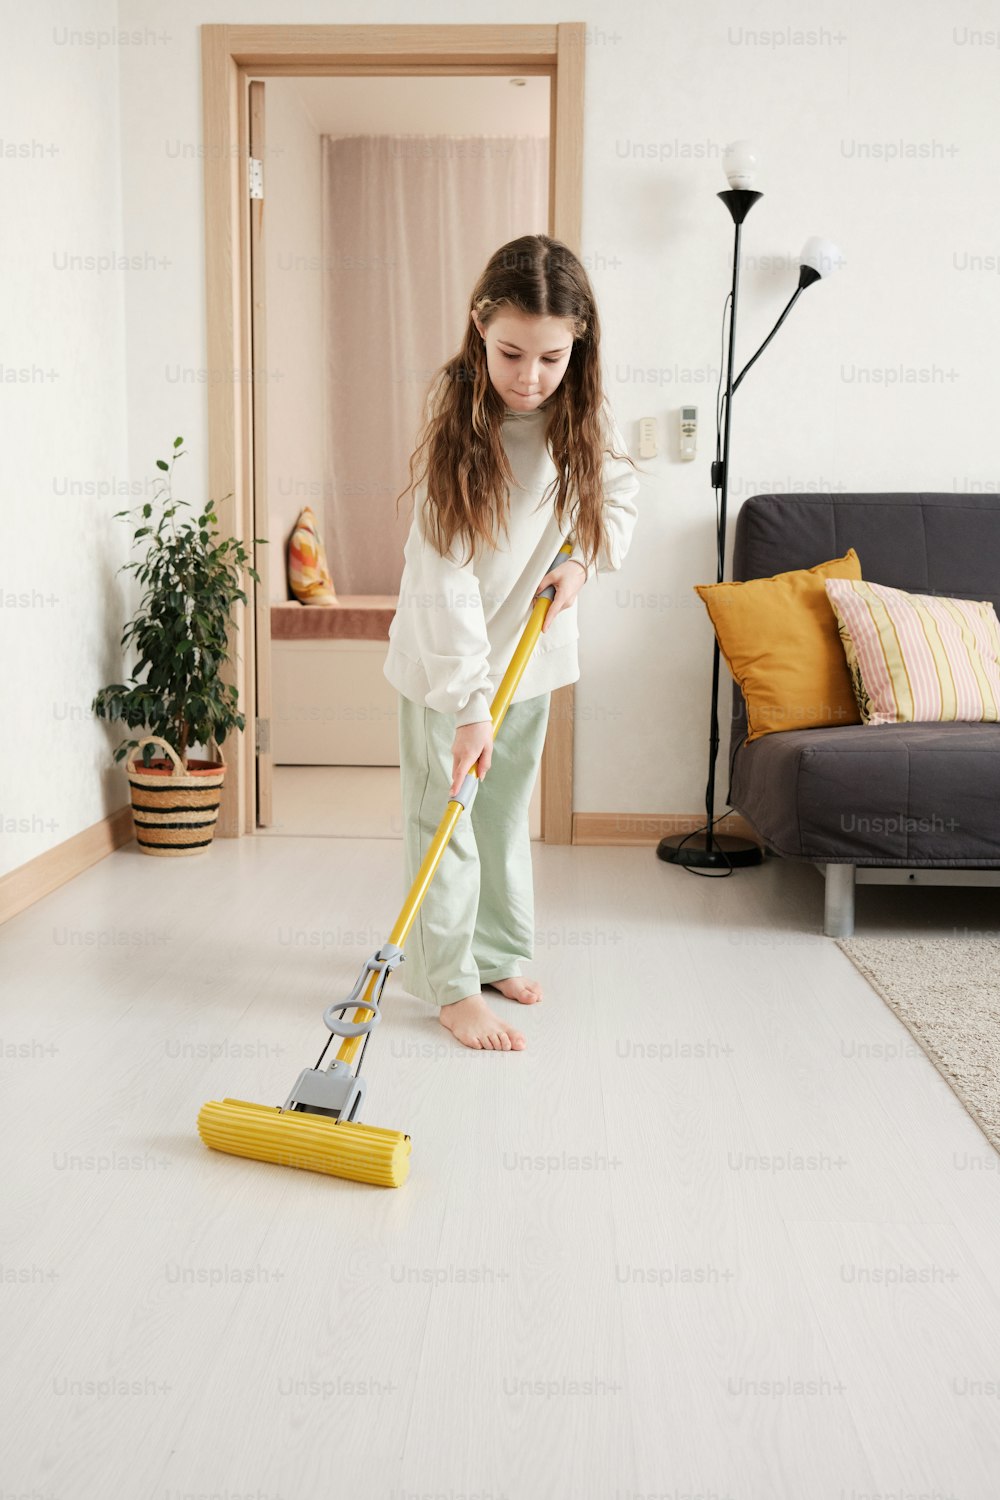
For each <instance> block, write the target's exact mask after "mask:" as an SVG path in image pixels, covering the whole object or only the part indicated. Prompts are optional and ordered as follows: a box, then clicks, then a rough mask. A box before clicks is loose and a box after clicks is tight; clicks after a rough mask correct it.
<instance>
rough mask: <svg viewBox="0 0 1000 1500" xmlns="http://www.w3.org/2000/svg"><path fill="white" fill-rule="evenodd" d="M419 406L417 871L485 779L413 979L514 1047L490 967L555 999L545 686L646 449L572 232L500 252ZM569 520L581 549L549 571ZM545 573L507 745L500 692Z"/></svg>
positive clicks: (503, 978)
mask: <svg viewBox="0 0 1000 1500" xmlns="http://www.w3.org/2000/svg"><path fill="white" fill-rule="evenodd" d="M425 415H426V422H425V426H424V428H423V431H422V435H421V441H420V442H419V444H418V447H417V450H416V452H415V453H414V454H413V455H412V456H411V458H410V483H409V485H408V486H407V488H406V489H405V490H403V491H402V494H401V495H400V496H398V497H397V510H398V505H399V500H400V499H402V497H403V495H405V494H407V493H408V492H409V491H410V490H411V489H412V490H413V494H414V514H413V522H412V525H411V527H410V533H409V537H408V539H407V542H406V546H405V549H404V559H405V562H404V568H403V576H402V579H401V581H400V589H399V603H398V607H397V609H396V613H395V615H394V617H393V620H392V622H391V624H390V627H389V649H388V652H387V655H386V660H385V665H384V668H383V670H384V673H385V676H386V677H387V678H388V680H389V682H390V683H392V685H393V686H394V687H395V688H396V689H397V691H398V692H399V694H400V698H399V752H400V780H401V789H402V800H403V814H404V820H405V836H404V846H405V864H406V886H407V888H410V887H411V886H412V884H413V881H414V880H415V878H416V875H417V871H418V870H419V868H420V865H421V863H422V862H423V859H424V857H425V855H426V853H427V849H428V847H429V845H430V842H431V839H432V838H433V836H434V834H435V832H436V831H437V827H438V824H439V822H440V820H441V817H442V815H443V813H444V811H445V807H446V805H447V802H448V800H449V798H451V797H453V796H455V794H456V793H457V791H458V789H459V787H460V786H461V784H462V782H463V780H464V779H465V776H466V774H467V773H468V772H469V771H470V770H471V769H472V767H473V766H475V767H476V768H477V773H478V776H479V779H480V783H481V784H480V786H479V788H478V790H477V792H476V796H475V798H474V800H473V802H472V806H471V809H470V811H469V814H468V815H467V816H460V817H459V819H458V822H457V823H456V825H455V829H454V832H453V833H452V836H451V840H450V842H449V844H448V846H447V848H446V849H445V851H444V853H443V855H442V857H441V860H440V862H439V864H438V867H437V871H436V873H435V876H434V879H433V880H432V881H431V884H430V886H429V887H428V889H427V892H426V894H425V895H424V898H423V901H422V903H421V905H420V909H419V911H418V912H417V916H416V919H415V921H414V923H413V927H412V929H411V931H410V934H409V937H408V940H407V943H406V960H407V962H406V970H405V973H404V974H403V983H404V985H405V987H406V988H407V990H409V991H410V992H411V993H413V994H415V995H417V996H419V997H420V998H423V999H425V1000H427V1001H429V1002H430V1003H431V1004H435V1005H438V1006H440V1015H439V1019H440V1020H441V1022H442V1024H443V1025H444V1026H446V1027H447V1028H448V1030H449V1031H451V1032H452V1034H453V1035H454V1036H455V1037H457V1039H458V1040H459V1041H460V1042H462V1043H463V1044H464V1045H465V1046H467V1047H473V1048H481V1049H488V1050H492V1051H498V1052H500V1051H502V1052H509V1051H511V1050H514V1051H520V1050H521V1049H522V1048H523V1047H524V1045H525V1041H524V1036H523V1034H522V1033H521V1032H520V1031H518V1030H517V1029H516V1028H515V1027H513V1026H509V1025H508V1024H507V1023H506V1022H504V1021H501V1020H500V1019H499V1018H498V1017H497V1016H496V1015H494V1013H493V1011H492V1010H491V1009H490V1006H489V1003H488V1002H487V999H486V997H485V996H484V995H483V994H482V992H481V986H482V985H484V984H486V985H489V986H491V987H492V988H493V989H494V990H497V991H499V993H500V994H501V995H503V996H505V997H506V998H507V999H509V1000H515V1001H519V1002H520V1003H521V1004H522V1005H532V1004H534V1003H535V1002H536V1001H538V1000H540V999H541V998H542V992H541V989H540V987H539V985H538V984H537V983H536V982H535V981H533V980H526V979H523V978H522V977H521V964H522V962H525V961H528V960H530V959H531V957H532V955H533V936H534V897H533V890H532V872H531V845H530V836H529V828H528V806H529V802H530V799H531V792H532V789H533V787H534V784H535V778H536V776H537V774H538V765H539V761H540V759H541V754H542V746H543V743H544V740H545V730H546V725H547V723H548V713H549V701H550V695H551V692H552V690H553V689H554V688H558V687H563V686H565V685H566V684H567V683H570V682H576V681H577V679H578V678H579V675H580V669H579V665H578V662H577V645H576V643H577V638H578V636H579V629H578V626H577V612H576V607H575V602H576V596H577V594H578V593H579V592H580V589H581V588H582V587H583V585H584V583H585V581H586V579H587V577H588V575H589V572H590V568H591V565H593V566H594V571H595V572H607V571H614V570H617V569H618V568H619V567H621V564H622V561H623V560H624V558H625V554H626V553H627V551H628V548H629V543H630V540H631V536H632V531H633V528H634V525H635V521H636V518H637V515H638V512H637V510H636V507H635V505H634V503H633V497H634V495H635V494H636V493H637V491H638V488H639V482H638V480H637V479H636V477H635V474H634V472H633V470H634V469H635V465H634V464H633V463H632V460H631V458H629V456H628V454H627V452H625V444H624V442H623V441H622V438H621V434H620V433H619V432H618V429H617V427H616V425H615V421H614V417H613V415H612V413H611V410H610V407H609V406H608V403H607V400H606V398H605V397H604V394H603V390H602V382H601V360H600V326H599V323H598V317H597V308H596V305H595V302H594V294H593V291H592V289H591V286H590V281H589V279H588V276H587V273H586V271H585V270H584V268H583V266H582V265H581V264H580V262H579V260H578V259H577V258H576V256H575V255H574V254H573V252H572V251H571V250H569V249H568V248H567V246H566V245H564V244H562V243H561V242H560V241H558V240H553V239H549V237H548V236H547V235H544V234H529V235H524V236H522V237H521V238H520V239H516V240H511V241H509V242H508V243H507V244H506V245H502V246H501V247H500V249H499V250H497V251H496V253H495V254H494V255H493V256H492V257H491V259H490V261H489V264H488V265H487V267H486V269H485V270H484V271H483V273H482V275H481V276H480V278H479V281H478V283H477V284H476V287H475V289H474V291H473V293H472V298H471V306H470V317H469V322H468V325H467V327H466V331H465V338H464V341H463V343H462V347H461V349H460V350H459V352H458V354H457V355H456V356H455V357H454V358H453V359H450V360H449V361H448V362H447V363H446V364H445V365H443V366H442V367H441V369H440V370H439V371H438V372H437V374H436V375H435V377H434V379H433V380H432V382H431V388H430V393H429V399H428V406H427V411H426V414H425ZM610 444H616V445H617V446H618V448H620V449H621V451H620V452H616V451H614V449H613V448H612V447H611V446H609V445H610ZM421 453H422V454H423V460H422V463H421V473H420V477H419V478H418V477H417V458H418V455H420V454H421ZM605 455H607V457H606V456H605ZM574 501H575V504H574V503H573V502H574ZM501 523H502V526H503V531H504V536H503V538H500V537H499V536H498V534H497V532H498V526H499V525H500V524H501ZM570 535H573V537H574V546H573V550H572V552H571V553H570V554H569V556H568V557H567V558H566V560H565V561H563V562H562V563H560V564H559V566H558V567H556V568H553V569H552V570H551V571H550V572H547V573H545V574H544V575H543V576H541V577H540V576H539V575H540V573H541V570H542V569H543V568H545V567H547V566H548V564H549V563H550V562H551V561H552V558H553V557H554V556H555V555H556V553H557V552H558V550H559V547H560V544H561V543H562V541H563V540H564V539H565V538H566V537H568V536H570ZM466 549H468V553H469V555H468V557H467V558H466V557H464V556H462V554H464V552H465V551H466ZM602 554H603V556H602ZM599 557H600V558H601V562H603V566H602V565H601V562H599ZM549 583H552V584H554V585H555V597H554V598H553V599H552V600H551V602H550V604H549V608H548V611H547V614H546V617H545V622H544V624H543V627H542V633H541V635H540V636H539V639H538V641H537V643H536V645H535V649H534V651H533V653H532V655H531V657H530V659H529V661H528V664H527V666H526V667H525V669H524V675H523V676H522V678H521V681H520V683H519V684H518V688H517V691H516V692H515V693H514V696H513V698H512V700H511V703H510V706H509V708H508V709H507V713H506V716H505V718H504V723H503V726H502V729H501V733H500V738H499V739H498V740H497V742H496V744H494V742H493V724H492V719H491V717H490V705H491V702H492V699H493V696H494V694H495V693H496V690H497V688H498V687H499V685H500V681H501V679H502V677H503V675H504V672H505V671H506V669H507V666H508V664H509V662H510V659H511V657H512V656H513V654H514V649H515V647H516V646H517V643H518V641H519V640H520V638H521V633H522V631H523V630H524V626H525V624H526V622H527V619H528V615H529V614H530V611H531V608H532V605H533V602H534V600H535V599H536V598H537V596H538V595H539V594H540V593H541V591H542V589H544V588H546V587H547V586H548V584H549ZM487 773H489V774H487Z"/></svg>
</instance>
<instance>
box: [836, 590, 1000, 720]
mask: <svg viewBox="0 0 1000 1500" xmlns="http://www.w3.org/2000/svg"><path fill="white" fill-rule="evenodd" d="M825 588H826V592H827V595H828V597H829V600H830V603H831V605H832V606H833V609H834V613H835V614H836V617H837V625H838V629H839V631H840V639H841V641H842V642H843V646H844V652H845V654H846V657H847V664H848V668H849V670H850V674H851V681H852V683H853V686H854V693H855V696H856V698H857V701H858V708H859V709H860V711H861V717H862V720H863V721H864V722H865V723H866V724H900V723H928V722H944V721H947V720H954V719H963V720H967V721H974V722H983V721H995V720H996V719H998V718H1000V621H998V620H997V615H996V611H995V609H994V608H993V605H992V604H990V603H989V602H988V601H985V600H984V601H971V600H968V599H947V598H940V597H938V596H937V595H936V594H908V593H906V592H905V591H904V590H903V589H893V588H889V587H888V585H886V584H882V583H868V582H860V581H859V582H853V581H848V580H846V579H839V578H829V579H827V580H826V583H825Z"/></svg>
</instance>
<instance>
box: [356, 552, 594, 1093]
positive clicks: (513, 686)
mask: <svg viewBox="0 0 1000 1500" xmlns="http://www.w3.org/2000/svg"><path fill="white" fill-rule="evenodd" d="M572 550H573V543H572V541H568V542H563V544H562V546H561V547H560V548H559V552H558V553H557V554H556V555H557V557H561V556H562V554H563V553H564V552H565V553H567V554H569V553H570V552H572ZM553 566H557V564H553ZM549 571H550V572H551V571H552V569H551V568H550V569H549ZM548 588H552V589H553V590H554V585H553V584H549V585H548ZM551 602H552V600H551V599H550V598H549V597H548V596H547V593H546V592H545V591H543V592H542V593H541V594H540V595H539V597H538V598H537V599H536V600H535V604H534V607H533V609H532V611H531V614H530V616H529V617H528V623H527V625H525V627H524V631H523V632H522V635H521V639H520V640H519V641H518V643H517V648H516V650H515V651H514V655H513V656H512V657H511V659H510V665H509V666H508V668H507V670H506V672H505V673H504V675H503V681H502V682H501V684H500V686H499V687H498V688H497V693H496V697H495V698H494V699H493V703H492V705H491V707H490V718H491V719H492V721H493V737H494V739H495V738H496V736H497V733H498V732H499V729H500V725H501V724H502V723H503V721H504V715H505V714H506V712H507V709H508V707H509V706H510V700H511V698H513V696H514V693H515V692H516V691H517V685H518V683H519V682H520V681H521V678H522V677H523V675H524V669H525V667H526V666H527V665H528V659H529V657H530V656H531V653H532V651H534V649H535V643H536V641H537V640H538V637H539V635H540V633H541V629H542V623H543V621H544V619H545V616H546V614H547V613H548V609H549V605H550V604H551ZM470 772H471V774H472V775H473V776H475V777H476V779H477V780H478V779H479V773H478V771H475V770H473V769H472V767H468V768H467V769H466V772H465V774H466V776H468V775H469V774H470ZM462 812H463V804H462V803H461V802H459V801H458V799H457V798H455V797H452V799H451V800H450V801H449V803H448V806H447V808H446V810H445V813H444V816H443V818H442V819H441V822H440V823H439V824H438V830H437V833H435V835H434V838H433V839H432V841H431V845H430V848H429V849H428V850H427V853H426V855H425V856H424V862H423V864H422V865H421V866H420V869H419V870H418V871H417V878H416V879H415V880H414V882H413V885H412V887H411V888H410V894H409V895H408V896H407V898H406V900H405V902H404V903H403V909H402V911H401V912H400V914H399V916H398V918H397V919H396V925H395V927H394V928H393V929H392V931H391V932H390V934H389V942H390V943H395V945H396V947H397V948H402V947H403V945H404V944H405V942H406V939H407V936H408V934H409V931H410V928H411V927H412V926H413V923H414V920H415V919H416V915H417V912H418V911H419V910H420V903H421V901H423V899H424V896H425V895H426V894H427V890H428V888H429V886H430V883H431V881H432V880H433V879H434V872H435V871H436V870H437V867H438V864H439V863H440V860H441V856H442V855H443V853H444V851H445V849H446V848H447V847H448V840H449V839H450V838H451V836H452V833H453V832H454V830H455V824H456V823H457V822H458V819H459V817H460V816H461V814H462ZM380 972H381V971H380V970H378V969H373V970H372V972H371V975H370V977H369V980H368V984H367V985H366V987H365V991H364V994H363V995H362V996H361V997H360V999H359V1005H361V1006H362V1007H363V1009H361V1010H356V1011H355V1012H354V1015H353V1016H352V1020H354V1021H364V1020H365V1019H366V1018H367V1015H368V1013H369V1012H371V1011H373V1010H374V1009H375V1007H374V1005H368V1004H366V1001H367V1000H368V999H370V997H371V992H372V989H373V987H374V986H375V984H376V983H377V982H378V978H379V974H380ZM362 1041H363V1036H351V1037H345V1038H344V1040H343V1042H342V1043H341V1046H340V1051H339V1052H338V1053H337V1060H338V1061H339V1062H344V1063H351V1062H353V1061H354V1056H355V1053H356V1052H357V1050H358V1048H359V1047H360V1046H361V1043H362Z"/></svg>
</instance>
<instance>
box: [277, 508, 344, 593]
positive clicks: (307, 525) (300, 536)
mask: <svg viewBox="0 0 1000 1500" xmlns="http://www.w3.org/2000/svg"><path fill="white" fill-rule="evenodd" d="M288 584H289V587H290V588H291V591H292V593H293V594H294V595H295V597H296V599H298V600H300V601H301V602H302V603H303V604H336V602H337V593H336V590H335V589H334V586H333V579H332V578H331V577H330V570H329V568H328V567H327V565H326V553H325V551H324V550H323V542H322V540H321V538H320V535H319V532H318V531H317V529H316V517H315V516H314V515H313V512H312V508H311V507H310V506H308V505H307V506H305V507H304V509H303V510H302V512H301V514H300V515H299V519H298V520H297V521H296V523H295V530H294V531H293V532H292V535H291V540H290V541H289V543H288Z"/></svg>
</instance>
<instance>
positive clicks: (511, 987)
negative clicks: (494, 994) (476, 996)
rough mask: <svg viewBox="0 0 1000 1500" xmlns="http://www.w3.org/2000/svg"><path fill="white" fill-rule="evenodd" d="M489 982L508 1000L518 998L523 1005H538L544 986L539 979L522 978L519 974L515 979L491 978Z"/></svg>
mask: <svg viewBox="0 0 1000 1500" xmlns="http://www.w3.org/2000/svg"><path fill="white" fill-rule="evenodd" d="M487 983H488V984H491V985H492V986H493V988H494V989H495V990H499V991H500V993H501V995H505V996H506V997H507V999H508V1000H517V1001H519V1002H520V1004H521V1005H537V1004H538V1002H539V1000H540V999H541V998H542V987H541V985H540V984H539V983H538V980H537V979H522V978H521V976H520V975H519V974H516V975H515V976H514V977H513V979H490V980H487Z"/></svg>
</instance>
